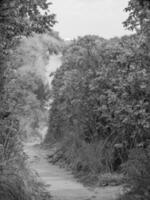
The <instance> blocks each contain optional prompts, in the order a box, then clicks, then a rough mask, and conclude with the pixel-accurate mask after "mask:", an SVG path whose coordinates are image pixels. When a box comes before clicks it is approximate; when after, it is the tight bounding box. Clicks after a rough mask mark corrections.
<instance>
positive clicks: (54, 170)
mask: <svg viewBox="0 0 150 200" xmlns="http://www.w3.org/2000/svg"><path fill="white" fill-rule="evenodd" d="M25 152H26V153H27V154H28V156H29V167H30V168H31V169H32V170H34V171H35V172H37V173H38V175H39V179H40V180H41V181H42V182H43V183H44V184H45V185H46V186H47V189H48V190H49V191H50V193H51V195H52V196H53V199H54V200H114V199H116V197H117V195H118V194H119V193H120V192H121V187H119V186H117V187H104V188H103V187H102V188H95V189H92V188H86V187H84V186H83V185H82V184H81V183H79V182H77V180H76V179H75V178H74V177H73V175H72V174H71V172H68V171H66V170H65V169H62V168H59V167H58V166H55V165H52V164H50V163H49V162H48V161H47V159H46V156H47V153H48V152H47V151H46V150H43V149H41V148H40V146H39V145H34V144H26V145H25Z"/></svg>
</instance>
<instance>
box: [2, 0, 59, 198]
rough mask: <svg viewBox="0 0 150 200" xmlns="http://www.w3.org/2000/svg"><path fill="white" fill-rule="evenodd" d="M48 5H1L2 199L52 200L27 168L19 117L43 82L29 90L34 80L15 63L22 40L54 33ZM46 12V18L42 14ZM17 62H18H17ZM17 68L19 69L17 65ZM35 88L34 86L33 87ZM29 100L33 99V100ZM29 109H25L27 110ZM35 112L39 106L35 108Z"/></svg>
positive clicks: (18, 2) (6, 0)
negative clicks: (22, 75) (34, 34)
mask: <svg viewBox="0 0 150 200" xmlns="http://www.w3.org/2000/svg"><path fill="white" fill-rule="evenodd" d="M48 8H49V4H48V3H47V2H46V1H45V0H42V1H38V0H35V1H32V0H31V1H21V0H11V1H9V0H1V1H0V105H1V106H0V199H1V200H17V199H18V200H30V199H31V200H32V199H38V200H43V199H49V195H48V194H47V193H46V191H45V190H44V188H43V186H42V185H40V183H38V182H37V180H36V178H35V176H34V175H33V174H32V173H31V172H29V171H28V169H27V168H26V162H25V161H26V156H25V155H24V153H23V150H22V144H21V136H22V135H23V131H22V130H21V127H20V121H19V119H20V118H19V117H20V116H21V115H23V114H27V113H22V112H25V110H26V111H27V112H28V111H29V108H27V104H29V102H30V103H31V104H29V106H31V105H32V106H33V105H34V104H35V102H36V103H37V101H36V99H35V98H34V97H33V93H34V94H36V95H37V96H38V94H39V90H37V89H39V88H41V87H42V86H41V85H40V84H41V82H40V81H39V80H38V84H39V87H37V85H38V84H36V87H35V88H32V89H33V90H32V93H31V88H30V86H31V85H32V86H33V84H31V83H33V82H34V81H35V79H33V78H32V80H31V76H30V81H28V80H29V76H28V79H27V80H26V82H25V79H24V80H23V79H20V74H19V72H18V71H17V70H18V66H19V65H20V64H21V62H14V60H15V59H17V58H18V59H19V56H18V57H16V56H15V53H16V52H17V48H18V45H20V41H21V39H22V38H23V37H28V36H30V35H31V34H32V33H33V32H36V33H43V32H45V31H47V32H51V28H52V27H53V25H54V24H55V22H56V21H55V15H54V14H51V13H49V11H48ZM39 9H42V10H43V14H41V12H40V11H39ZM14 58H15V59H14ZM17 64H18V65H17ZM34 85H35V84H34ZM29 88H30V89H29ZM27 97H32V98H31V99H29V98H27ZM25 106H26V108H25ZM34 106H35V107H36V108H37V107H38V106H39V105H34Z"/></svg>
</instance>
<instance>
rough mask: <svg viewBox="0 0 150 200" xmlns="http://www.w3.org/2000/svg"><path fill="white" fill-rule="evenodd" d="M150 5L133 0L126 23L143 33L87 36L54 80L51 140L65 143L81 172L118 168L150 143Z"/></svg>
mask: <svg viewBox="0 0 150 200" xmlns="http://www.w3.org/2000/svg"><path fill="white" fill-rule="evenodd" d="M145 2H147V1H145ZM147 6H148V2H147V3H144V4H141V3H140V1H134V0H133V1H130V2H129V7H128V8H127V9H126V11H130V16H129V18H128V19H127V21H126V22H125V25H126V26H128V27H129V28H138V33H137V34H134V35H131V36H124V37H122V38H113V39H110V40H105V39H103V38H99V37H98V36H85V37H83V38H78V39H77V40H75V41H73V42H72V44H70V45H69V46H68V47H67V48H66V49H65V50H64V58H63V64H62V66H61V67H60V69H58V70H57V71H56V73H55V76H54V80H53V82H52V85H53V102H52V104H51V109H50V115H49V131H48V134H47V138H46V141H48V140H51V139H53V140H56V141H59V140H61V141H63V143H64V148H65V147H66V148H65V150H64V152H63V154H62V157H65V158H64V160H66V161H67V162H68V164H69V165H70V163H74V166H73V167H72V166H71V167H72V168H73V169H74V168H76V171H80V170H81V171H83V172H87V171H88V173H90V174H93V173H95V174H97V173H100V172H102V171H111V172H113V171H117V170H119V169H120V167H121V165H122V164H124V163H126V162H127V161H128V160H130V153H131V152H132V150H133V149H136V148H137V146H139V147H141V148H143V149H144V148H147V146H148V143H149V142H148V141H149V139H150V135H149V133H150V126H149V124H150V110H149V107H150V100H149V99H150V96H149V95H150V93H149V88H150V82H149V80H150V71H149V63H150V60H149V42H148V41H149V40H148V39H149V38H148V29H149V26H147V25H145V24H144V22H141V20H142V21H148V19H149V18H148V16H149V15H146V16H145V15H144V16H143V15H142V16H141V15H140V14H141V13H142V12H144V13H145V12H146V13H148V12H149V8H148V7H147ZM145 9H146V11H145ZM139 11H141V12H139ZM134 20H136V22H137V24H136V23H135V22H134ZM140 23H141V24H140ZM68 141H71V142H68ZM66 144H67V145H66ZM93 146H94V148H92V147H93ZM89 148H91V151H90V152H89V151H88V150H87V149H89ZM85 150H87V151H85ZM70 151H71V152H73V153H72V154H73V156H72V154H71V155H70ZM93 151H94V153H92V152H93ZM96 152H98V153H96ZM94 155H95V156H94ZM89 157H90V158H89ZM94 158H95V160H93V159H94ZM91 160H92V161H93V163H94V165H91V163H90V162H91ZM78 161H79V163H78ZM78 164H79V165H80V170H79V168H78V167H77V166H78ZM85 166H86V167H85ZM87 169H88V170H87Z"/></svg>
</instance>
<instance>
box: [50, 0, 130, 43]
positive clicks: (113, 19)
mask: <svg viewBox="0 0 150 200" xmlns="http://www.w3.org/2000/svg"><path fill="white" fill-rule="evenodd" d="M51 2H53V5H52V6H51V10H52V12H54V13H55V14H56V15H57V21H58V24H56V25H55V27H54V29H55V30H56V31H58V32H59V33H60V36H61V37H62V38H63V39H73V38H76V37H77V36H83V35H87V34H94V35H99V36H101V37H104V38H110V37H114V36H122V35H125V34H129V32H128V31H126V30H125V28H124V27H123V25H122V22H123V21H124V20H125V19H126V18H127V16H128V14H126V13H125V12H124V11H123V10H124V8H125V7H126V6H127V5H128V0H64V1H63V0H51Z"/></svg>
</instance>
